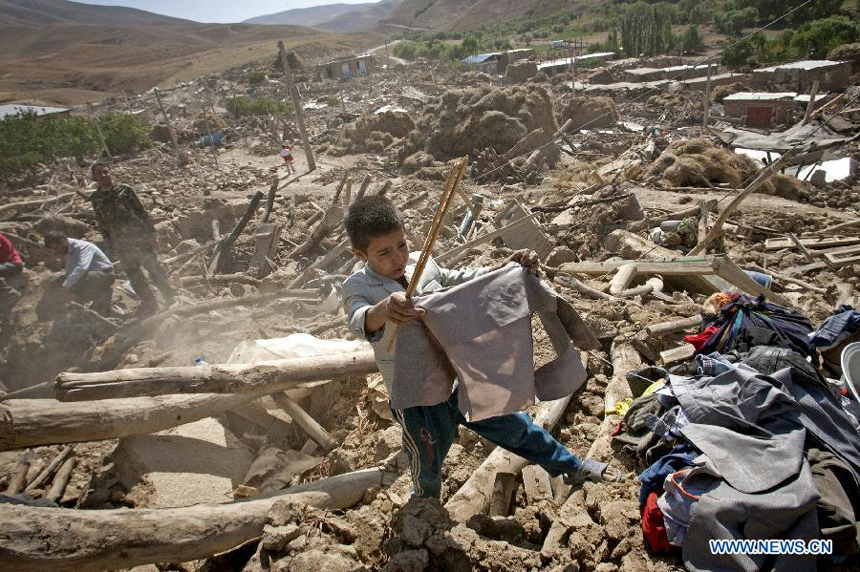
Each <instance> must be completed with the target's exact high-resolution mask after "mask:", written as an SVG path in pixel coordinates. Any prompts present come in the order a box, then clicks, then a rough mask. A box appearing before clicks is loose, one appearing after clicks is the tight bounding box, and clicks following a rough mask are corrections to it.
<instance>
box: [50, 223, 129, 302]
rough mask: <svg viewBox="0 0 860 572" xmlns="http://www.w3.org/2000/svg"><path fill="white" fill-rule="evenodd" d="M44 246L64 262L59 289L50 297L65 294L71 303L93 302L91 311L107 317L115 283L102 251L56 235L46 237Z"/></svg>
mask: <svg viewBox="0 0 860 572" xmlns="http://www.w3.org/2000/svg"><path fill="white" fill-rule="evenodd" d="M45 246H46V247H47V248H48V250H50V251H51V252H52V253H54V254H55V255H56V256H58V257H60V258H61V259H63V261H64V263H65V269H66V273H65V276H63V277H62V278H61V279H60V280H58V281H57V283H56V285H57V286H60V288H58V289H56V290H55V291H53V292H52V295H59V296H62V295H63V294H61V293H65V294H66V296H68V299H70V300H76V301H79V302H82V303H87V302H92V306H91V308H92V309H93V310H95V311H96V312H98V313H99V314H101V315H103V316H110V305H111V298H112V297H113V288H112V286H113V283H114V281H115V280H116V277H115V275H114V271H113V264H112V263H111V261H110V260H109V259H108V257H107V256H106V255H105V253H104V252H102V249H101V248H99V247H98V246H96V245H95V244H93V243H92V242H87V241H86V240H76V239H74V238H69V237H67V236H66V235H65V234H63V233H62V232H59V231H51V232H48V233H46V234H45Z"/></svg>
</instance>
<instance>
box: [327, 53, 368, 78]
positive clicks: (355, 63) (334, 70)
mask: <svg viewBox="0 0 860 572" xmlns="http://www.w3.org/2000/svg"><path fill="white" fill-rule="evenodd" d="M375 65H376V59H375V58H374V57H373V56H372V55H370V54H362V55H359V56H351V57H346V58H339V59H336V60H334V61H331V62H327V63H324V64H320V65H318V66H317V67H316V76H317V78H318V79H320V80H345V79H350V78H352V77H362V76H366V75H368V74H369V73H372V72H373V69H374V66H375Z"/></svg>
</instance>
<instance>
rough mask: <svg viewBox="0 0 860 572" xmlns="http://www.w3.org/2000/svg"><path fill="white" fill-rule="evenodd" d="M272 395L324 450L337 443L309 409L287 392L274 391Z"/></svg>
mask: <svg viewBox="0 0 860 572" xmlns="http://www.w3.org/2000/svg"><path fill="white" fill-rule="evenodd" d="M271 397H272V400H274V402H275V404H276V405H277V406H278V407H280V408H281V409H283V410H284V411H285V412H286V413H287V415H289V416H290V417H291V418H292V419H293V421H295V422H296V425H298V426H299V427H301V428H302V429H303V430H304V432H305V433H307V435H308V437H310V438H311V439H313V440H314V441H316V443H317V444H318V445H319V446H320V447H322V448H323V449H324V450H326V451H328V450H329V449H331V448H333V447H334V446H335V445H336V444H337V441H335V440H334V439H333V438H332V436H331V435H330V434H329V432H328V431H326V430H325V429H324V428H323V426H322V425H320V424H319V423H317V421H316V419H314V418H313V417H311V416H310V415H309V414H308V412H307V411H305V410H304V409H302V408H301V407H300V406H299V405H298V404H297V403H296V402H295V401H293V400H292V399H290V398H289V396H287V394H286V393H273V394H272V396H271Z"/></svg>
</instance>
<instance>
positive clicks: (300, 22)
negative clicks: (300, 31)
mask: <svg viewBox="0 0 860 572" xmlns="http://www.w3.org/2000/svg"><path fill="white" fill-rule="evenodd" d="M376 4H377V3H375V2H368V3H365V4H324V5H322V6H313V7H311V8H295V9H292V10H284V11H283V12H275V13H274V14H265V15H263V16H257V17H255V18H250V19H248V20H245V21H244V22H242V23H243V24H263V25H266V26H272V25H284V24H288V25H292V26H317V25H319V24H323V23H324V22H327V21H329V20H331V19H333V18H337V17H338V16H343V15H344V14H348V13H349V12H355V11H358V10H361V9H362V8H366V7H369V6H375V5H376Z"/></svg>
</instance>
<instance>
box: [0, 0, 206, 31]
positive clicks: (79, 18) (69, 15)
mask: <svg viewBox="0 0 860 572" xmlns="http://www.w3.org/2000/svg"><path fill="white" fill-rule="evenodd" d="M177 23H189V21H188V20H182V19H179V18H171V17H169V16H162V15H161V14H153V13H152V12H146V11H144V10H136V9H134V8H124V7H121V6H93V5H90V4H81V3H78V2H68V1H67V0H0V25H13V26H44V25H47V24H101V25H107V26H142V25H152V24H177Z"/></svg>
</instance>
